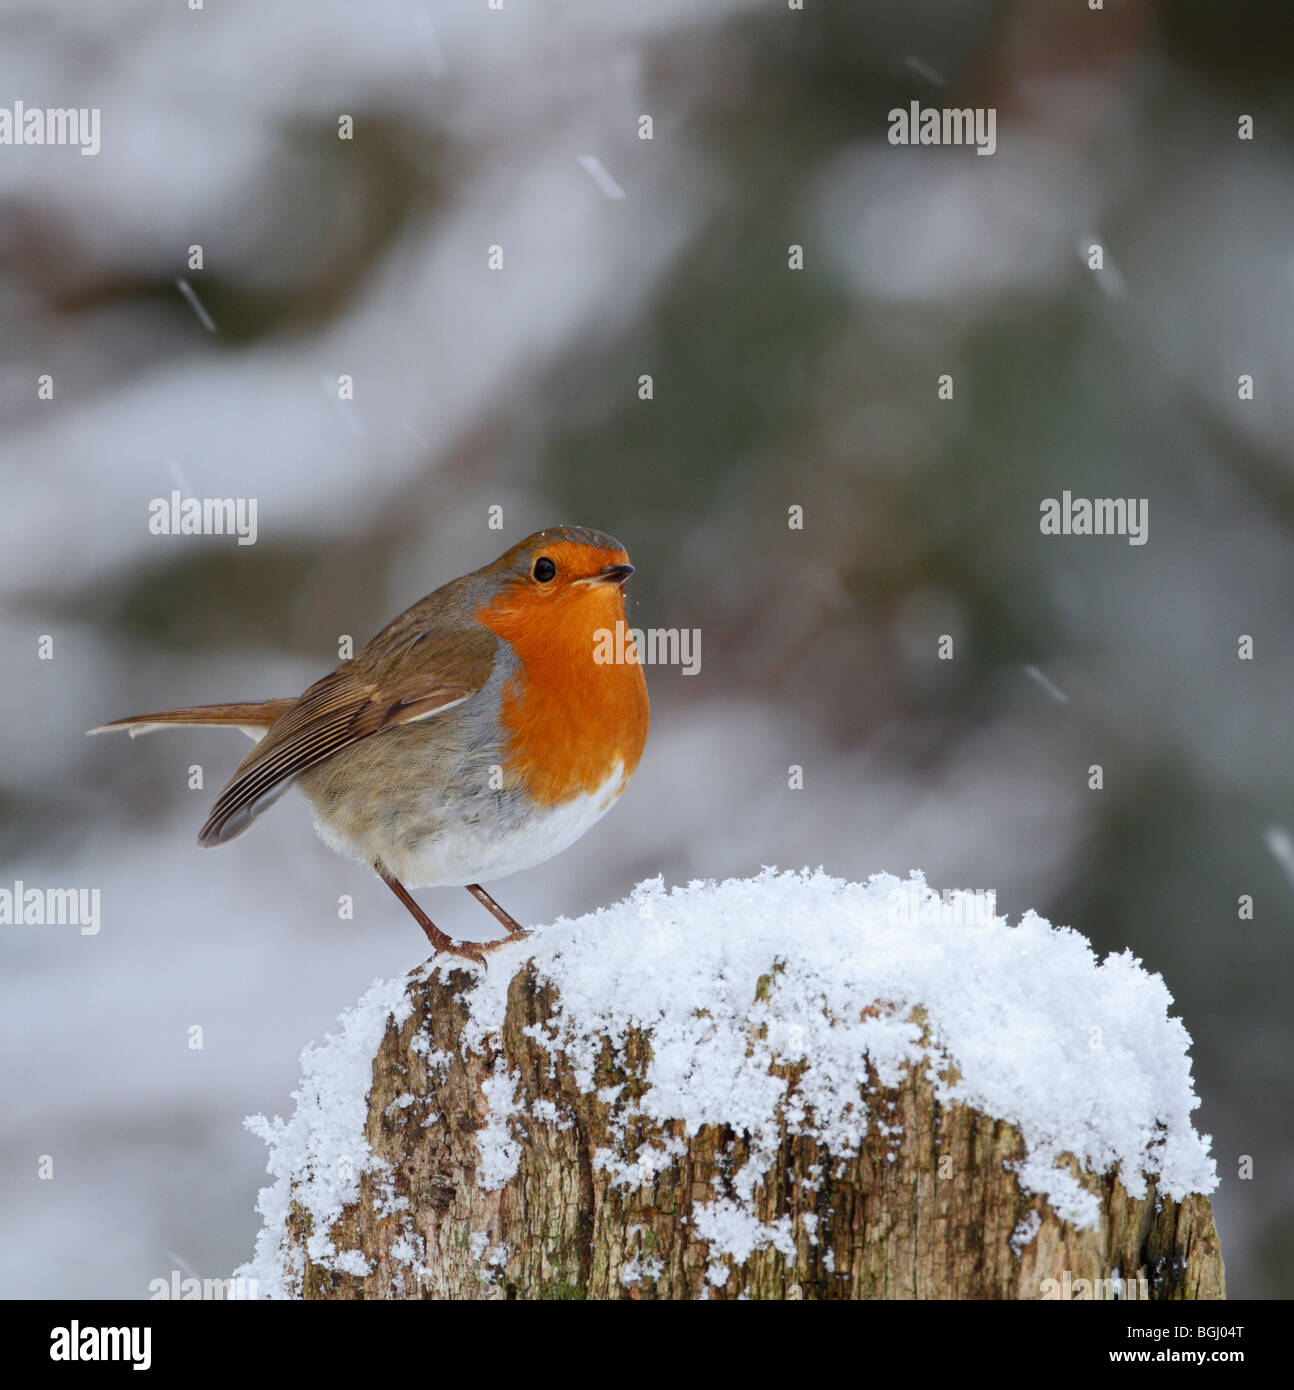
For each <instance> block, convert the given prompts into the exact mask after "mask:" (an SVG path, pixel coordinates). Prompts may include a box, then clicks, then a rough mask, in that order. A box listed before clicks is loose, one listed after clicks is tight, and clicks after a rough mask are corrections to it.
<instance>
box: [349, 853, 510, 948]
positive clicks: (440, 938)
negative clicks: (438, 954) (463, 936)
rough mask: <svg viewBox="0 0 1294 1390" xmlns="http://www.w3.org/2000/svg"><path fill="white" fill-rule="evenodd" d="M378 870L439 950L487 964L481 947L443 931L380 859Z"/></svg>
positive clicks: (375, 866)
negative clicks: (450, 936)
mask: <svg viewBox="0 0 1294 1390" xmlns="http://www.w3.org/2000/svg"><path fill="white" fill-rule="evenodd" d="M373 867H374V868H375V869H376V870H377V873H378V877H379V878H381V879H382V881H383V882H384V883H385V884H386V885H387V887H388V888H390V890H391V891H392V892H393V893H394V894H395V896H396V897H397V898H399V899H400V901H401V902H402V903H403V904H404V905H405V907H407V908H408V909H409V911H410V912H411V913H412V914H413V920H414V921H415V922H417V924H418V925H419V926H420V927H421V928H422V929H423V931H424V932H426V934H427V940H428V941H430V942H431V944H432V945H433V946H434V947H435V948H436V950H438V951H445V952H447V953H448V954H449V955H451V956H465V957H466V958H467V959H468V960H471V961H475V962H476V963H477V964H478V965H484V964H485V956H484V955H483V954H482V953H481V949H480V947H478V946H476V945H474V944H469V943H468V942H466V941H452V940H451V939H450V938H449V937H448V936H446V935H445V933H444V932H443V931H441V929H440V928H439V927H438V926H437V925H436V924H435V922H433V921H432V920H431V918H430V917H428V916H427V914H426V913H425V912H424V911H423V910H422V908H420V907H419V906H418V904H417V903H416V902H414V900H413V899H412V898H411V897H410V896H409V890H408V889H407V888H406V887H405V886H404V884H403V883H401V882H400V880H399V879H398V878H395V877H394V876H393V875H391V874H389V873H388V872H387V869H386V865H385V864H383V863H382V861H381V860H380V859H379V860H377V862H376V863H375V864H374V865H373Z"/></svg>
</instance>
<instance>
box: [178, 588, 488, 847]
mask: <svg viewBox="0 0 1294 1390" xmlns="http://www.w3.org/2000/svg"><path fill="white" fill-rule="evenodd" d="M411 611H412V610H411ZM404 616H405V617H406V618H407V617H408V616H409V615H404ZM401 621H402V620H401V619H397V620H396V623H395V624H392V626H391V627H390V628H388V629H387V630H386V631H385V632H383V633H381V634H380V635H379V636H378V637H376V638H374V640H373V641H372V642H371V643H370V644H369V646H368V647H366V648H365V649H364V651H362V652H361V653H359V655H358V656H356V657H355V658H354V659H352V660H351V661H348V662H345V663H344V664H343V665H341V666H339V667H338V668H337V670H336V671H334V672H332V674H331V675H327V676H325V677H324V678H323V679H322V680H320V681H316V682H315V683H314V685H312V686H311V687H310V689H309V690H307V691H306V692H305V694H304V695H302V696H301V698H300V699H299V700H297V701H296V703H295V704H294V705H293V706H292V707H291V708H290V709H289V710H288V711H287V712H286V713H285V714H283V715H282V716H281V717H280V718H279V719H278V720H277V722H276V723H275V724H274V726H273V727H272V728H271V729H270V731H269V733H268V734H266V735H265V737H264V738H263V739H262V740H261V741H260V742H259V743H258V744H257V745H256V747H255V748H254V749H252V751H251V752H250V753H249V754H248V755H247V757H246V758H244V759H243V761H242V762H241V763H240V764H239V766H238V770H237V771H236V772H235V773H234V775H233V777H232V779H231V780H230V782H229V785H228V786H227V787H226V788H225V789H224V791H222V792H221V793H220V796H219V798H218V800H217V801H216V804H215V805H214V806H213V807H212V808H211V814H210V816H208V817H207V823H206V824H205V825H204V826H203V827H202V830H201V832H200V833H199V835H198V843H199V844H200V845H203V846H211V845H222V844H224V843H225V842H226V841H228V840H232V839H233V838H234V837H235V836H237V835H241V834H242V832H243V831H244V830H246V829H247V827H248V826H249V825H250V824H251V823H252V821H253V820H254V819H255V817H256V816H258V815H259V814H260V813H261V812H262V811H263V810H266V809H267V808H268V807H269V806H270V805H272V804H273V802H274V801H276V800H277V799H278V797H279V796H281V795H282V793H283V792H285V791H286V790H287V788H288V787H289V786H291V784H292V783H293V782H294V781H295V780H296V779H297V778H298V777H299V776H300V775H301V773H303V772H305V771H306V770H307V769H308V768H311V767H314V766H316V765H317V764H318V763H321V762H323V761H324V760H325V759H327V758H331V757H332V756H333V754H334V753H339V752H340V751H341V750H342V749H343V748H349V747H350V746H351V745H352V744H355V743H359V742H360V741H361V740H362V739H366V738H373V737H375V736H376V735H378V734H381V733H382V732H383V731H384V730H386V729H392V728H395V727H397V726H399V725H401V724H410V723H413V722H414V721H416V720H419V719H428V718H431V717H433V716H435V715H438V714H443V713H444V712H445V711H446V710H448V709H452V708H453V706H455V705H459V704H462V702H463V701H464V700H467V699H469V698H470V697H471V696H472V695H474V694H475V693H476V692H477V691H478V690H479V689H480V688H481V687H482V686H483V685H484V684H485V682H486V681H487V680H488V679H489V676H490V670H491V667H492V666H493V662H494V651H495V648H496V646H497V642H498V639H497V638H495V637H494V635H493V634H492V633H490V632H489V631H488V630H487V629H485V628H479V629H475V630H474V631H472V632H471V633H470V634H468V635H466V636H461V635H460V636H456V637H455V638H454V639H452V640H450V641H445V640H444V639H441V640H436V637H435V635H434V634H429V633H419V632H417V631H412V630H411V626H412V625H410V624H407V623H406V624H404V626H403V630H399V629H397V624H400V623H401ZM424 638H430V640H426V641H424V640H423V639H424Z"/></svg>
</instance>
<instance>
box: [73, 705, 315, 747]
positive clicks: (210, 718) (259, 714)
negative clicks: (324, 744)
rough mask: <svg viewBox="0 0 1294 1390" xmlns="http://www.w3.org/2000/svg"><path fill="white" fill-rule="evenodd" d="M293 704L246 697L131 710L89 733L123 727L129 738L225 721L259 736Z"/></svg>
mask: <svg viewBox="0 0 1294 1390" xmlns="http://www.w3.org/2000/svg"><path fill="white" fill-rule="evenodd" d="M295 704H296V701H295V700H249V701H247V702H246V703H244V704H240V705H194V706H193V707H192V708H191V709H164V710H158V711H157V713H156V714H132V715H130V716H129V718H126V719H114V720H112V721H111V722H109V723H107V724H100V725H99V727H98V728H97V729H90V730H88V732H89V733H92V734H106V733H111V732H114V731H117V730H122V729H124V730H125V731H126V732H128V733H129V734H130V736H131V738H135V737H136V736H137V735H139V734H147V733H151V732H152V730H154V729H164V728H165V727H166V726H167V725H168V724H225V725H229V726H230V727H232V728H235V729H241V730H242V731H243V733H245V734H247V735H249V736H250V737H251V738H253V739H260V738H263V737H264V735H265V734H266V733H267V732H268V730H269V729H270V727H271V726H272V725H273V724H275V723H276V722H277V721H278V719H279V718H280V717H281V716H282V715H284V714H286V713H287V711H288V710H290V709H291V708H292V706H293V705H295Z"/></svg>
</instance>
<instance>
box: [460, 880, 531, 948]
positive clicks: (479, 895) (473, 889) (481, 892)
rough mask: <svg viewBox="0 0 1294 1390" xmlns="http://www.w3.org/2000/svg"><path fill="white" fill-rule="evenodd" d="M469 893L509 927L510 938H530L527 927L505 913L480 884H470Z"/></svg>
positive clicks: (468, 886)
mask: <svg viewBox="0 0 1294 1390" xmlns="http://www.w3.org/2000/svg"><path fill="white" fill-rule="evenodd" d="M467 891H468V892H469V893H470V894H471V895H472V896H473V897H474V898H475V899H476V901H477V902H478V903H480V904H481V906H482V907H483V908H485V910H486V911H487V912H492V913H493V914H494V915H495V917H497V918H498V919H499V921H500V922H502V923H503V925H504V926H505V927H507V929H508V934H509V935H510V936H529V934H530V933H529V932H527V931H526V929H525V927H523V926H522V925H521V923H520V922H518V921H517V919H516V918H515V917H513V916H512V914H511V913H509V912H505V911H504V910H503V908H501V907H500V906H499V905H498V903H496V902H495V901H494V899H493V898H492V897H490V895H489V894H488V893H487V892H486V891H485V889H484V888H482V887H481V885H480V884H479V883H469V884H468V885H467Z"/></svg>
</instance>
